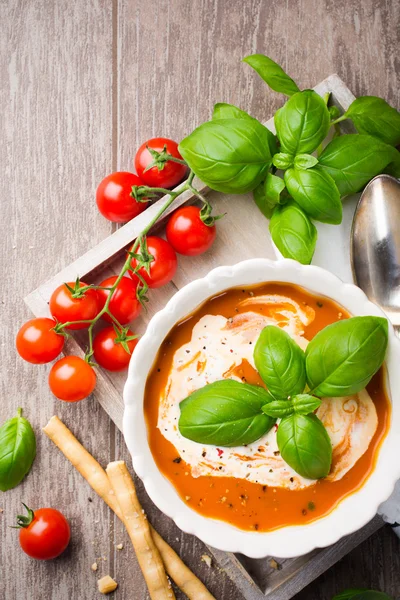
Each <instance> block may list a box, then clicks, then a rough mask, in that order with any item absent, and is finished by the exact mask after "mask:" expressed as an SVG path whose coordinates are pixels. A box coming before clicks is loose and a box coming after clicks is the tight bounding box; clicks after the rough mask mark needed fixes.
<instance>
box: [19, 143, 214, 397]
mask: <svg viewBox="0 0 400 600" xmlns="http://www.w3.org/2000/svg"><path fill="white" fill-rule="evenodd" d="M134 164H135V169H136V173H137V174H136V175H135V174H134V173H130V172H127V171H117V172H115V173H111V175H108V176H107V177H105V178H104V179H103V180H102V181H101V183H100V185H99V186H98V188H97V191H96V202H97V206H98V209H99V211H100V213H101V214H102V215H103V216H104V217H105V218H106V219H108V220H110V221H113V222H115V223H125V222H127V221H130V220H131V219H133V218H135V217H137V216H138V215H139V214H140V213H142V212H143V211H144V210H146V208H147V207H148V206H149V204H150V203H151V202H153V201H154V200H155V199H159V198H160V197H161V196H165V197H166V200H165V202H164V203H163V205H162V206H161V208H160V210H159V211H158V212H157V214H156V215H155V216H154V218H152V219H151V221H150V222H149V223H148V224H147V225H146V227H145V228H144V229H143V231H142V232H141V234H140V235H139V236H138V238H137V239H136V240H135V242H134V243H133V245H132V246H131V247H130V248H129V249H128V250H127V255H126V261H125V263H124V265H123V267H122V269H121V271H120V273H119V275H114V276H112V277H108V278H107V279H105V280H104V281H102V282H101V283H100V284H99V285H92V284H87V283H85V282H83V281H81V280H79V278H78V279H77V280H76V281H75V282H66V283H63V284H62V285H60V286H59V287H58V288H57V289H55V290H54V292H53V294H52V295H51V298H50V302H49V308H50V313H51V318H50V317H49V318H48V317H39V318H36V319H31V320H30V321H28V322H26V323H25V324H24V325H23V326H22V327H21V329H20V330H19V331H18V334H17V338H16V347H17V350H18V353H19V354H20V356H21V357H22V358H23V359H24V360H26V361H28V362H30V363H34V364H43V363H48V362H51V361H53V360H55V359H56V358H57V357H58V356H59V355H60V353H61V352H62V350H63V347H64V343H65V339H66V337H68V335H70V332H71V331H76V330H81V329H86V330H87V334H88V345H87V351H86V354H85V357H84V358H81V357H79V356H74V355H68V356H65V357H64V358H59V359H58V360H57V361H56V362H55V363H54V364H53V366H52V368H51V370H50V373H49V386H50V389H51V391H52V392H53V394H54V395H55V396H56V397H57V398H59V399H60V400H65V401H67V402H76V401H78V400H83V399H84V398H86V397H87V396H89V395H90V394H91V393H92V392H93V390H94V388H95V385H96V374H95V371H94V369H93V367H94V366H101V367H103V368H104V369H107V370H109V371H122V370H124V369H126V368H127V367H128V365H129V361H130V358H131V356H132V353H133V351H134V349H135V346H136V344H137V342H138V336H137V335H136V334H135V333H134V332H133V331H132V330H131V328H130V324H131V323H132V321H134V320H135V319H136V318H137V317H138V315H139V314H140V312H141V310H142V307H143V306H145V303H146V302H147V301H148V296H147V294H148V290H149V289H152V288H158V287H161V286H163V285H166V284H167V283H168V282H170V281H171V280H172V278H173V277H174V275H175V272H176V269H177V266H178V260H177V254H183V255H186V256H196V255H198V254H202V253H203V252H205V251H206V250H208V249H209V248H210V247H211V245H212V244H213V242H214V239H215V236H216V226H215V221H216V219H218V218H220V215H219V216H213V215H212V214H211V207H210V205H209V204H208V202H207V200H206V199H205V198H204V196H203V195H202V194H201V193H200V191H199V190H197V189H196V188H195V187H194V183H193V181H194V173H193V172H192V171H190V170H189V168H188V166H187V164H186V163H185V161H184V160H183V159H182V157H181V155H180V153H179V151H178V144H177V143H176V142H174V141H172V140H169V139H167V138H153V139H151V140H148V141H147V142H145V143H144V144H143V145H142V146H141V147H140V148H139V150H138V151H137V153H136V156H135V159H134ZM187 190H190V191H191V192H192V194H193V195H194V196H196V197H197V198H198V199H199V200H200V201H201V203H202V206H201V207H199V206H194V205H193V206H192V205H190V206H184V207H181V208H178V209H177V210H176V211H175V212H174V213H173V214H172V216H171V217H170V218H169V220H168V222H167V225H166V238H167V239H166V240H165V239H163V238H161V237H157V236H153V235H148V233H149V231H150V230H151V228H152V227H153V226H154V224H155V223H156V222H157V221H158V220H159V219H160V217H161V216H162V215H163V214H164V213H165V211H166V210H167V209H168V208H169V207H170V206H171V204H172V203H173V202H174V200H175V199H176V198H177V197H178V196H179V195H180V194H182V193H183V192H185V191H187ZM100 320H102V321H103V322H105V323H107V326H106V327H104V328H103V329H100V330H99V331H97V332H96V333H94V326H95V325H96V323H98V322H99V321H100Z"/></svg>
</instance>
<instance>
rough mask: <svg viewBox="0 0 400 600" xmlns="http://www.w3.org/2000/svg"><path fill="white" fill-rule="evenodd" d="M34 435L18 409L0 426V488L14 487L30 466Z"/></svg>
mask: <svg viewBox="0 0 400 600" xmlns="http://www.w3.org/2000/svg"><path fill="white" fill-rule="evenodd" d="M35 455H36V437H35V433H34V431H33V429H32V426H31V424H30V423H29V421H27V419H24V417H23V416H22V409H20V408H19V409H18V412H17V416H16V417H13V418H12V419H9V420H8V421H6V422H5V423H4V425H3V426H2V427H1V428H0V490H1V491H2V492H6V491H7V490H10V489H12V488H14V487H16V486H17V485H18V484H19V483H21V481H22V480H23V478H24V477H25V475H27V474H28V473H29V471H30V469H31V467H32V463H33V460H34V458H35Z"/></svg>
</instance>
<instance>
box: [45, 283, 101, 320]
mask: <svg viewBox="0 0 400 600" xmlns="http://www.w3.org/2000/svg"><path fill="white" fill-rule="evenodd" d="M68 286H69V287H70V288H71V289H73V290H74V291H75V292H76V293H79V288H82V287H86V286H87V283H83V281H80V282H78V283H75V282H72V283H71V282H70V283H68ZM49 305H50V312H51V314H52V315H53V317H54V318H55V319H56V321H59V322H60V323H67V322H68V321H87V320H92V319H94V317H95V316H96V315H97V314H98V313H99V312H100V308H101V305H100V298H99V295H98V293H97V291H96V290H93V289H88V290H86V291H85V292H83V295H82V296H81V297H78V298H74V294H73V293H72V292H71V291H70V290H69V289H68V288H67V287H66V285H65V284H64V283H63V284H62V285H60V286H59V287H58V288H57V289H55V290H54V292H53V293H52V295H51V298H50V303H49ZM86 327H89V323H81V324H79V323H76V324H75V325H70V326H69V327H66V329H85V328H86Z"/></svg>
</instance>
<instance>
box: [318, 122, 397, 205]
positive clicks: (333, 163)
mask: <svg viewBox="0 0 400 600" xmlns="http://www.w3.org/2000/svg"><path fill="white" fill-rule="evenodd" d="M318 160H319V167H320V168H321V169H323V170H324V171H325V172H326V173H329V175H330V176H331V177H332V178H333V179H334V181H335V183H336V185H337V187H338V189H339V192H340V194H341V196H347V195H348V194H355V193H356V192H359V191H360V190H361V189H362V188H363V187H364V186H365V185H366V184H367V183H368V182H369V181H370V179H372V178H373V177H375V176H376V175H379V174H380V173H382V172H383V171H384V170H385V169H386V168H387V167H388V166H389V165H391V164H392V163H394V162H396V161H399V153H398V152H397V150H396V149H395V148H393V147H392V146H389V145H388V144H385V143H383V142H381V141H380V140H378V139H377V138H374V137H372V136H370V135H361V134H352V133H351V134H347V135H341V136H340V137H336V138H334V139H333V140H332V141H331V142H329V144H328V145H327V146H326V148H325V149H324V150H323V152H322V154H321V155H320V157H319V159H318Z"/></svg>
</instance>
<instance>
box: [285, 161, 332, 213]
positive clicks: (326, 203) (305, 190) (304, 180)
mask: <svg viewBox="0 0 400 600" xmlns="http://www.w3.org/2000/svg"><path fill="white" fill-rule="evenodd" d="M284 181H285V184H286V187H287V189H288V192H289V194H290V195H291V196H293V198H294V200H296V202H297V204H299V205H300V207H301V208H302V209H303V210H304V212H305V213H307V215H308V216H309V217H311V218H312V219H316V220H317V221H322V223H330V224H332V225H338V224H339V223H341V222H342V202H341V200H340V194H339V190H338V189H337V187H336V185H335V182H334V181H333V179H332V177H331V176H330V175H329V174H328V173H326V172H324V171H323V170H322V169H321V168H320V167H319V165H318V166H316V167H313V168H311V169H306V170H304V169H288V170H287V171H286V172H285V175H284Z"/></svg>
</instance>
